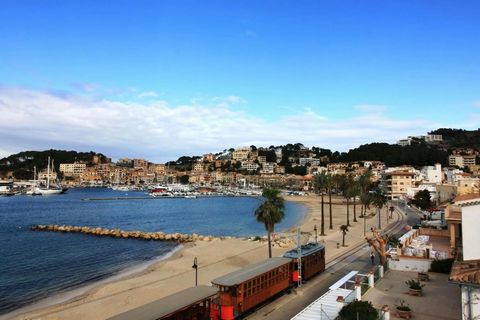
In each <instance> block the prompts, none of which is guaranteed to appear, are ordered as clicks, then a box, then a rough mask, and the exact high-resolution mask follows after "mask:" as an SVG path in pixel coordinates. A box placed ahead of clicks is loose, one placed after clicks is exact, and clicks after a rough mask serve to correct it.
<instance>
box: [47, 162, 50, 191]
mask: <svg viewBox="0 0 480 320" xmlns="http://www.w3.org/2000/svg"><path fill="white" fill-rule="evenodd" d="M49 188H50V157H48V162H47V189H49Z"/></svg>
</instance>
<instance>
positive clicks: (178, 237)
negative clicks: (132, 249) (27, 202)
mask: <svg viewBox="0 0 480 320" xmlns="http://www.w3.org/2000/svg"><path fill="white" fill-rule="evenodd" d="M30 229H31V230H33V231H51V232H64V233H67V232H69V233H83V234H88V235H94V236H104V237H113V238H132V239H141V240H153V241H173V242H182V243H183V242H193V241H216V240H223V239H228V238H231V237H213V236H202V235H198V234H195V233H193V234H182V233H164V232H145V231H125V230H120V229H107V228H94V227H86V226H83V227H82V226H69V225H58V224H46V225H45V224H39V225H34V226H32V227H30Z"/></svg>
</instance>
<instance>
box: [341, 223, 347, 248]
mask: <svg viewBox="0 0 480 320" xmlns="http://www.w3.org/2000/svg"><path fill="white" fill-rule="evenodd" d="M340 231H342V247H345V235H346V234H347V232H348V226H347V225H345V224H342V225H341V226H340Z"/></svg>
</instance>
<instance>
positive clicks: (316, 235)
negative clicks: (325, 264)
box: [313, 225, 318, 244]
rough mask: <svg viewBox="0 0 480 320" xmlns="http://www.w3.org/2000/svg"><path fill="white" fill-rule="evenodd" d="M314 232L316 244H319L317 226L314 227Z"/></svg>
mask: <svg viewBox="0 0 480 320" xmlns="http://www.w3.org/2000/svg"><path fill="white" fill-rule="evenodd" d="M313 231H315V243H317V244H318V233H317V225H314V226H313Z"/></svg>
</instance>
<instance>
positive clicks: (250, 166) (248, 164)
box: [242, 161, 260, 171]
mask: <svg viewBox="0 0 480 320" xmlns="http://www.w3.org/2000/svg"><path fill="white" fill-rule="evenodd" d="M259 167H260V166H259V165H258V164H257V163H255V162H253V161H243V162H242V169H244V170H247V171H256V170H257V169H258V168H259Z"/></svg>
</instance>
